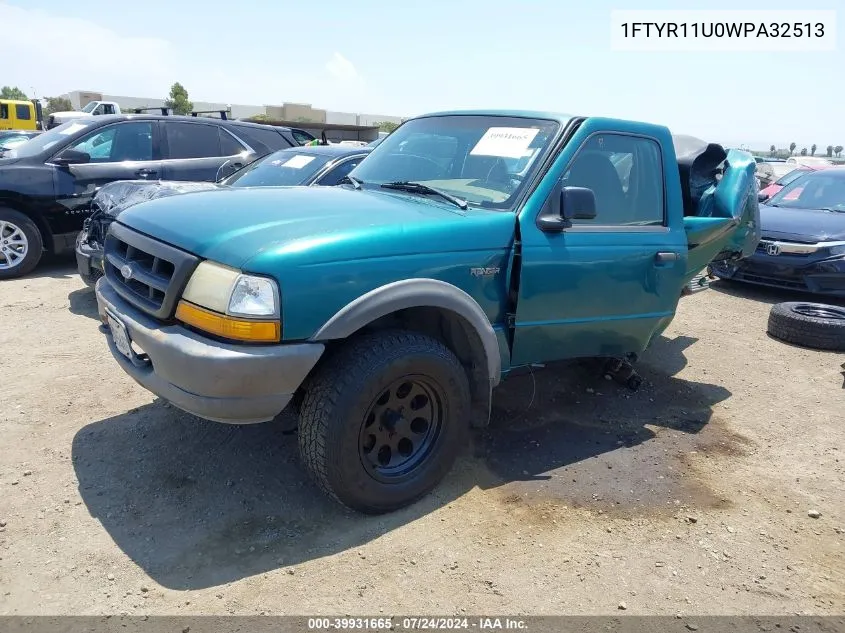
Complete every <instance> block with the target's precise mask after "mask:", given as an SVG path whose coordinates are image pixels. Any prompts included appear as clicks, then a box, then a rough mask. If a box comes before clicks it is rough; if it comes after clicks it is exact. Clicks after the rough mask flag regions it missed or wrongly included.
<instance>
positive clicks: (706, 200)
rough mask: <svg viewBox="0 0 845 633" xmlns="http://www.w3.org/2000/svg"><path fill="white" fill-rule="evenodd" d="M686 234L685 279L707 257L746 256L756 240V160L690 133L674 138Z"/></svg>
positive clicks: (758, 216)
mask: <svg viewBox="0 0 845 633" xmlns="http://www.w3.org/2000/svg"><path fill="white" fill-rule="evenodd" d="M672 141H673V144H674V147H675V154H676V157H677V162H678V171H679V174H680V178H681V191H682V194H683V206H684V229H685V231H686V234H687V244H688V247H689V252H688V255H687V270H686V282H689V281H690V280H692V279H693V278H694V277H696V275H698V274H699V273H700V272H701V270H702V269H703V268H705V267H706V266H707V264H709V263H710V262H711V261H714V260H715V261H721V260H733V259H742V258H745V257H748V256H750V255H751V254H752V253H753V252H754V249H755V248H756V246H757V243H758V242H759V241H760V207H759V203H758V201H757V193H758V191H757V179H756V178H755V177H754V169H755V161H754V158H753V157H752V156H751V154H749V153H747V152H743V151H739V150H727V151H726V150H725V149H724V148H723V147H722V146H721V145H717V144H714V143H707V142H706V141H702V140H700V139H697V138H694V137H691V136H679V135H676V136H673V137H672Z"/></svg>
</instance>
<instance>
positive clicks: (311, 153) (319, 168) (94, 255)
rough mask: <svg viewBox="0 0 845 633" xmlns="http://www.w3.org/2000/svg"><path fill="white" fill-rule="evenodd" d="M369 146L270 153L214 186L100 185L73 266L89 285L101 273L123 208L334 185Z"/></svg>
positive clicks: (130, 182)
mask: <svg viewBox="0 0 845 633" xmlns="http://www.w3.org/2000/svg"><path fill="white" fill-rule="evenodd" d="M371 150H372V147H357V146H354V145H342V144H338V145H316V146H310V147H296V148H290V149H284V150H280V151H278V152H274V153H273V154H270V155H268V156H265V157H264V158H261V159H258V160H256V161H254V162H253V163H251V164H250V165H248V166H246V167H243V168H242V169H240V170H239V171H237V172H235V173H233V174H231V175H230V176H228V177H226V178H223V179H221V180H220V181H218V182H216V183H211V182H172V181H158V182H151V181H145V180H141V181H138V180H125V181H118V182H113V183H110V184H108V185H105V186H104V187H103V188H102V189H100V191H99V192H98V193H97V195H96V196H95V197H94V200H93V202H92V204H91V206H92V210H93V213H92V214H91V216H90V217H89V218H87V219H86V220H85V223H84V225H83V228H82V230H81V231H80V232H79V236H78V238H77V240H76V264H77V269H78V271H79V275H80V276H81V277H82V279H83V281H85V283H86V284H88V285H93V284H94V283H96V281H97V279H99V278H100V277H101V276H102V275H103V240H104V239H105V236H106V231H108V227H109V225H110V224H111V223H112V221H114V219H115V218H116V217H117V216H118V215H119V214H120V213H122V212H123V211H124V210H126V209H128V208H129V207H131V206H134V205H136V204H138V203H139V202H143V201H145V200H152V199H153V198H162V197H166V196H172V195H177V194H183V193H189V192H191V191H203V190H208V189H216V188H219V187H280V186H296V185H302V186H311V185H317V186H333V185H337V184H339V183H340V182H341V181H342V180H343V178H344V177H345V176H346V175H347V174H349V172H351V171H352V170H353V169H354V168H355V167H356V166H357V165H358V163H360V162H361V161H362V160H363V159H364V157H365V156H366V155H367V154H369V153H370V151H371Z"/></svg>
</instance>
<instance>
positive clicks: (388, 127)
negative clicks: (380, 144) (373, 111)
mask: <svg viewBox="0 0 845 633" xmlns="http://www.w3.org/2000/svg"><path fill="white" fill-rule="evenodd" d="M376 127H377V128H378V129H379V131H381V132H387V133H390V132H392V131H393V130H395V129H396V128H398V127H399V124H398V123H394V122H393V121H379V122H378V123H376Z"/></svg>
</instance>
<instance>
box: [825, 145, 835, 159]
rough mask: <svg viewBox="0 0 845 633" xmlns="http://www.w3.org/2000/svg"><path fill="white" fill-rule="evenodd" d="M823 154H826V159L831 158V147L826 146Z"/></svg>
mask: <svg viewBox="0 0 845 633" xmlns="http://www.w3.org/2000/svg"><path fill="white" fill-rule="evenodd" d="M825 152H826V153H827V157H828V158H831V157H832V156H833V145H828V146H827V148H825Z"/></svg>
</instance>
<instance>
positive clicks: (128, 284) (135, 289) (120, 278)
mask: <svg viewBox="0 0 845 633" xmlns="http://www.w3.org/2000/svg"><path fill="white" fill-rule="evenodd" d="M104 256H105V257H104V262H103V267H104V268H105V275H106V279H108V280H109V283H110V284H111V285H112V286H113V287H114V289H115V291H116V292H117V293H118V294H119V295H120V296H121V297H123V298H124V299H126V300H127V301H128V302H130V303H131V304H133V305H135V306H136V307H138V308H140V309H141V310H143V311H144V312H146V313H147V314H150V315H152V316H154V317H156V318H159V319H169V318H171V317H172V316H173V313H174V312H175V310H176V303H177V302H178V301H179V297H180V296H182V291H183V290H184V289H185V285H186V284H187V283H188V279H189V278H190V276H191V273H193V272H194V269H195V268H196V267H197V265H198V264H199V261H200V260H199V258H198V257H195V256H194V255H191V254H190V253H186V252H185V251H182V250H179V249H178V248H174V247H172V246H170V245H168V244H165V243H163V242H159V241H158V240H155V239H152V238H150V237H147V236H146V235H143V234H142V233H138V232H137V231H133V230H132V229H130V228H128V227H126V226H124V225H122V224H120V223H118V222H112V223H111V226H109V230H108V234H107V235H106V241H105V245H104Z"/></svg>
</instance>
